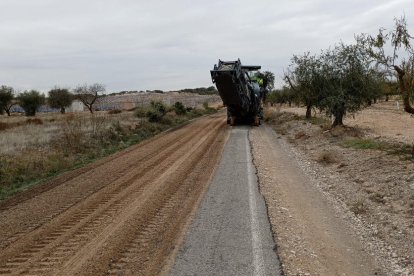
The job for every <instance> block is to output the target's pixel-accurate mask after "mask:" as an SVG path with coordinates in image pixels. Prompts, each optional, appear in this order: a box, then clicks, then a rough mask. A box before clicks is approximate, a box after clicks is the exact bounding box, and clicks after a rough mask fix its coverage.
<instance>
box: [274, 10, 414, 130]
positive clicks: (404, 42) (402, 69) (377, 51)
mask: <svg viewBox="0 0 414 276" xmlns="http://www.w3.org/2000/svg"><path fill="white" fill-rule="evenodd" d="M412 39H413V37H411V36H410V35H409V33H408V31H407V24H406V20H405V18H401V19H395V27H394V29H393V30H392V31H390V32H388V33H386V32H385V30H384V29H380V30H379V33H378V35H376V36H371V35H368V34H361V35H358V36H356V37H355V43H354V44H349V45H348V44H345V43H340V44H338V45H336V46H335V47H333V48H330V49H327V50H323V51H321V53H320V54H310V53H305V54H304V55H295V56H293V58H292V60H291V65H290V66H289V69H288V70H287V72H286V73H285V76H284V80H285V82H286V84H287V87H285V88H284V89H282V90H279V91H278V94H272V95H271V99H270V100H275V99H276V100H278V101H280V102H288V103H289V104H290V103H291V102H292V101H295V100H296V101H300V103H302V104H303V105H305V107H306V117H307V118H310V117H311V110H312V109H313V108H318V109H320V110H321V111H324V112H326V113H327V115H332V116H333V117H334V120H333V124H332V126H333V127H335V126H337V125H342V124H343V118H344V116H345V115H346V114H347V113H349V112H351V113H352V112H355V111H358V110H360V109H361V108H362V107H364V106H366V105H370V104H371V103H372V102H373V101H374V102H375V101H376V99H377V98H379V97H380V96H381V95H383V94H386V93H390V90H392V86H393V83H397V84H398V86H399V92H400V93H401V95H402V98H403V103H404V110H405V111H407V112H409V113H413V114H414V108H413V107H412V106H411V101H410V100H411V95H412V94H413V92H414V90H413V87H414V82H413V80H414V51H413V48H412ZM387 50H389V51H387ZM386 90H388V91H386Z"/></svg>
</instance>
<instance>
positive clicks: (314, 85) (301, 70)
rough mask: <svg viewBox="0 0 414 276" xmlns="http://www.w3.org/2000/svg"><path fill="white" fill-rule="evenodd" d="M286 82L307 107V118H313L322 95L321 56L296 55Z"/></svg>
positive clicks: (287, 73) (286, 74)
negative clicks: (313, 111)
mask: <svg viewBox="0 0 414 276" xmlns="http://www.w3.org/2000/svg"><path fill="white" fill-rule="evenodd" d="M291 62H292V63H291V65H290V66H289V69H288V71H287V72H286V73H285V76H284V80H285V81H286V83H287V84H288V85H289V86H290V87H291V89H292V90H293V92H294V94H295V97H296V98H297V99H298V101H299V102H301V103H303V104H304V105H305V107H306V115H305V116H306V118H308V119H309V118H311V115H312V108H313V107H315V106H317V105H318V102H319V100H320V97H321V95H322V91H321V89H322V88H323V82H324V76H323V72H322V63H323V61H322V60H321V57H320V56H316V55H311V54H310V53H309V52H308V53H305V54H304V55H302V56H299V55H294V56H293V58H292V60H291Z"/></svg>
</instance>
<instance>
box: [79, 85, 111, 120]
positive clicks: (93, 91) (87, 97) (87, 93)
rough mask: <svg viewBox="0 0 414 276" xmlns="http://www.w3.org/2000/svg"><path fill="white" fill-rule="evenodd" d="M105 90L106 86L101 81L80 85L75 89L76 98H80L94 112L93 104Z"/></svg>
mask: <svg viewBox="0 0 414 276" xmlns="http://www.w3.org/2000/svg"><path fill="white" fill-rule="evenodd" d="M104 92H105V86H104V85H103V84H100V83H95V84H92V85H87V84H83V85H79V86H78V87H76V88H75V89H74V94H75V97H76V99H79V100H80V101H81V102H82V103H83V104H84V105H85V106H86V107H87V108H88V110H89V112H91V113H93V106H94V104H95V103H96V101H97V100H98V98H99V97H100V96H102V94H103V93H104Z"/></svg>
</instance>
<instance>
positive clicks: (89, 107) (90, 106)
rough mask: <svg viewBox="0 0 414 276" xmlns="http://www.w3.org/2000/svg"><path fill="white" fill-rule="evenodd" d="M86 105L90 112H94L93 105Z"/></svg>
mask: <svg viewBox="0 0 414 276" xmlns="http://www.w3.org/2000/svg"><path fill="white" fill-rule="evenodd" d="M86 107H87V108H88V110H89V112H90V113H93V108H92V105H87V106H86Z"/></svg>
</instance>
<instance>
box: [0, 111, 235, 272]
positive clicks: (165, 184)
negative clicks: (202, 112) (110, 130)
mask: <svg viewBox="0 0 414 276" xmlns="http://www.w3.org/2000/svg"><path fill="white" fill-rule="evenodd" d="M224 122H225V121H224V118H223V116H221V115H216V116H213V117H212V118H203V119H200V120H199V121H197V122H195V123H192V124H190V125H188V126H186V127H184V128H183V129H180V130H178V131H177V132H178V133H180V136H178V137H177V135H176V134H175V135H172V137H173V138H174V137H175V138H177V139H175V141H174V139H172V141H171V140H169V143H166V144H168V145H167V147H165V148H163V149H162V148H161V149H160V148H158V146H159V145H160V143H156V142H157V140H155V141H154V143H147V144H146V147H153V144H154V146H155V148H154V151H152V152H148V154H149V156H150V157H149V158H148V160H145V159H146V158H141V162H140V164H139V165H138V166H137V167H136V168H134V169H132V170H131V167H132V165H130V166H128V167H129V168H130V171H128V172H126V173H125V175H121V176H120V177H119V179H117V180H115V181H113V182H111V183H109V184H108V185H106V186H105V187H104V188H101V189H99V190H98V191H96V192H94V193H93V194H92V195H90V196H89V197H87V198H86V199H84V200H83V201H80V202H78V203H76V202H75V203H74V204H72V206H70V207H68V208H67V209H66V210H63V211H62V212H61V213H60V214H59V215H56V217H55V218H53V219H52V220H50V221H48V222H46V223H44V225H42V226H40V227H38V228H37V229H35V230H33V231H31V232H30V233H25V234H24V235H20V239H18V240H16V241H15V242H13V243H11V244H10V245H9V246H7V247H6V248H4V249H3V250H2V251H1V256H0V274H10V275H18V274H19V275H56V274H60V275H73V274H79V273H81V274H90V275H102V274H105V273H107V272H108V271H109V272H112V273H114V272H116V273H118V272H122V271H129V272H130V273H132V274H134V275H136V274H142V273H144V274H146V272H148V271H154V272H155V271H159V269H160V268H162V266H160V263H163V262H164V261H165V260H166V258H167V257H168V255H169V254H170V252H171V251H172V249H173V248H174V246H175V240H177V238H178V237H179V236H180V232H181V230H182V229H181V227H182V225H184V224H185V221H186V220H187V219H188V215H189V214H190V211H191V210H192V205H194V203H195V202H197V198H198V197H199V196H200V195H201V194H202V192H203V191H204V189H205V187H206V186H207V183H208V180H209V178H210V176H211V175H212V173H213V170H214V167H215V164H216V163H217V160H218V158H219V156H220V154H221V149H222V147H223V145H224V142H225V138H226V135H227V134H226V133H227V132H226V131H225V129H224V128H225V123H224ZM165 136H168V134H167V135H163V136H161V137H159V139H166V138H165ZM161 144H163V143H161ZM138 149H139V148H138ZM158 150H160V151H158ZM126 155H128V156H125V157H124V158H123V159H127V160H133V158H132V157H130V156H129V155H134V151H132V152H129V153H127V154H126ZM120 163H121V165H122V164H123V163H122V162H120ZM133 164H136V163H135V162H133ZM109 165H110V166H112V165H115V164H112V163H111V162H109ZM103 166H105V165H103ZM106 169H107V170H108V171H107V174H111V170H113V168H106ZM121 171H122V170H121ZM91 173H92V172H91ZM62 185H66V183H63V184H62ZM52 194H53V193H52ZM32 201H35V200H34V199H33V200H32ZM58 209H59V208H58ZM167 226H169V227H167ZM143 249H145V250H143ZM151 259H154V260H155V262H154V261H151ZM137 260H139V261H137ZM149 260H150V261H149Z"/></svg>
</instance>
